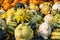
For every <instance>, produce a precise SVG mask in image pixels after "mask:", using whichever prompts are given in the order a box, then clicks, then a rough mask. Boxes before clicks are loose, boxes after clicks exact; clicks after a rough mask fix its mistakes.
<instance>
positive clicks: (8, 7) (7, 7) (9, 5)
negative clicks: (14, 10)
mask: <svg viewBox="0 0 60 40" xmlns="http://www.w3.org/2000/svg"><path fill="white" fill-rule="evenodd" d="M11 7H12V5H11V4H10V3H5V4H3V9H4V10H8V9H10V8H11Z"/></svg>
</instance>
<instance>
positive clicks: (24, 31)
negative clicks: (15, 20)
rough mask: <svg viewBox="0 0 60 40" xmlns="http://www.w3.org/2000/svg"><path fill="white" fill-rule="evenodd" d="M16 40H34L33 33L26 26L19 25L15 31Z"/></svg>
mask: <svg viewBox="0 0 60 40" xmlns="http://www.w3.org/2000/svg"><path fill="white" fill-rule="evenodd" d="M14 34H15V38H16V40H32V38H33V31H32V29H31V28H30V27H29V26H27V25H26V24H19V25H18V26H17V28H16V29H15V31H14Z"/></svg>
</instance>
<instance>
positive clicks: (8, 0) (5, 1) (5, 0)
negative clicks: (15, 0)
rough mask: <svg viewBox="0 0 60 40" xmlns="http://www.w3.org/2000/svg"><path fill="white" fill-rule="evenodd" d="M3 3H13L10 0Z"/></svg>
mask: <svg viewBox="0 0 60 40" xmlns="http://www.w3.org/2000/svg"><path fill="white" fill-rule="evenodd" d="M3 3H11V1H10V0H4V2H3Z"/></svg>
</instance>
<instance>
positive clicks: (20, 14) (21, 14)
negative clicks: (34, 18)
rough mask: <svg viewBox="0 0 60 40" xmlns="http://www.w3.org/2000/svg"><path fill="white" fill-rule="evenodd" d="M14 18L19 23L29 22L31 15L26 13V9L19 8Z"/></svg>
mask: <svg viewBox="0 0 60 40" xmlns="http://www.w3.org/2000/svg"><path fill="white" fill-rule="evenodd" d="M14 15H15V16H14V19H15V20H16V21H17V23H19V22H21V23H23V22H25V21H26V22H28V21H29V20H30V16H29V15H27V14H26V11H25V9H23V8H22V9H21V8H17V11H16V13H14Z"/></svg>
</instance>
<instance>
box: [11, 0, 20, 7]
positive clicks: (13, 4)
mask: <svg viewBox="0 0 60 40" xmlns="http://www.w3.org/2000/svg"><path fill="white" fill-rule="evenodd" d="M18 2H20V0H14V1H13V3H12V4H11V5H12V6H16V4H17V3H18Z"/></svg>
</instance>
